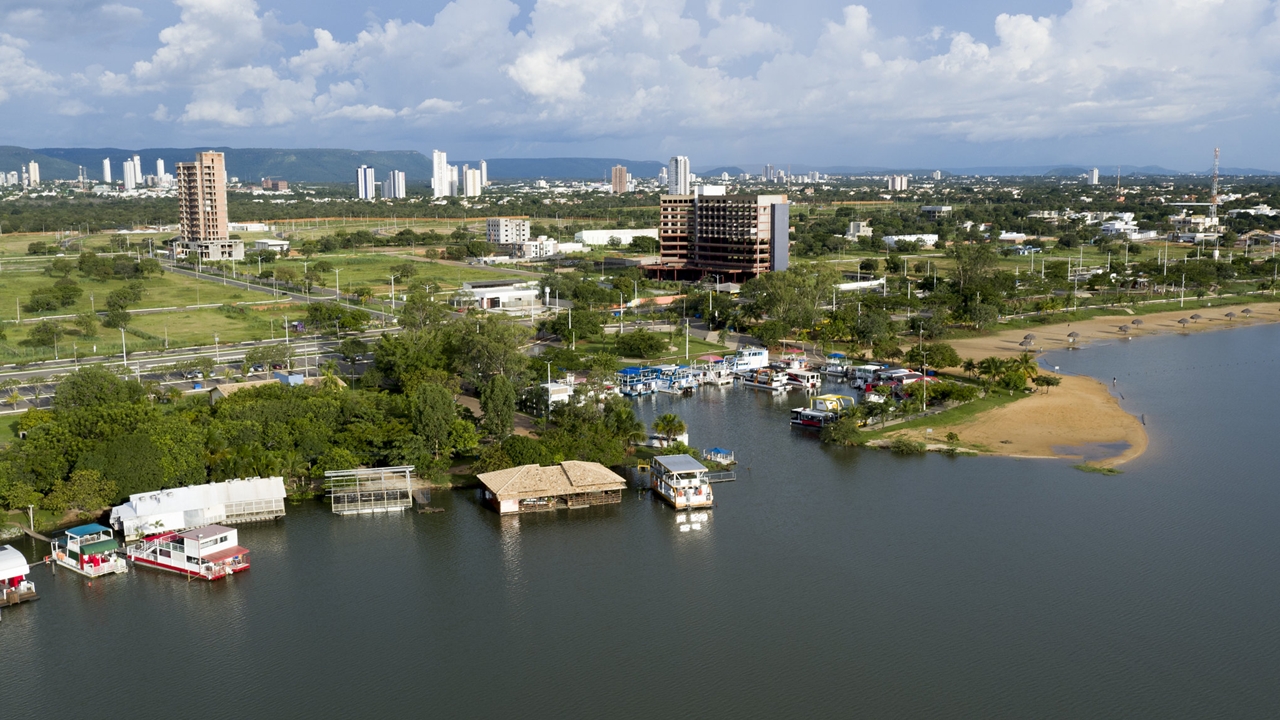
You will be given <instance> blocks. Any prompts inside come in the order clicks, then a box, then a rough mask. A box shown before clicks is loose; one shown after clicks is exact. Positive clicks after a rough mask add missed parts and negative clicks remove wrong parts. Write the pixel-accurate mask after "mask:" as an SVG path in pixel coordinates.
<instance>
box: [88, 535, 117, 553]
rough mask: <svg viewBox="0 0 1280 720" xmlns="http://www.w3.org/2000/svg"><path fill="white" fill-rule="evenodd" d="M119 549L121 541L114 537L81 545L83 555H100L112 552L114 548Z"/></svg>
mask: <svg viewBox="0 0 1280 720" xmlns="http://www.w3.org/2000/svg"><path fill="white" fill-rule="evenodd" d="M119 549H120V543H118V542H116V541H115V539H113V538H108V539H106V540H99V541H98V542H92V543H89V544H88V545H81V546H80V554H81V555H100V554H102V553H108V552H111V551H112V550H119Z"/></svg>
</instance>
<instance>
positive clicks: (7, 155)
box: [0, 145, 102, 180]
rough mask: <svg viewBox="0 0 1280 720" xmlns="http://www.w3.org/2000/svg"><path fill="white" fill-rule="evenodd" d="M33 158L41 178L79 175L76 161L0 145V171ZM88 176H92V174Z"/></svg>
mask: <svg viewBox="0 0 1280 720" xmlns="http://www.w3.org/2000/svg"><path fill="white" fill-rule="evenodd" d="M32 160H35V161H36V162H37V163H39V164H40V179H41V180H63V179H67V180H75V179H76V178H78V177H80V175H79V173H80V168H79V167H77V166H76V163H73V162H67V161H66V160H63V159H60V158H56V157H50V156H49V155H46V154H44V153H43V152H42V151H40V150H28V149H27V148H20V147H14V146H12V145H0V172H12V171H15V170H18V169H19V168H21V167H22V166H23V165H26V164H27V163H29V162H31V161H32ZM98 171H99V172H101V171H102V161H101V160H99V161H98ZM90 177H93V176H92V175H91V176H90Z"/></svg>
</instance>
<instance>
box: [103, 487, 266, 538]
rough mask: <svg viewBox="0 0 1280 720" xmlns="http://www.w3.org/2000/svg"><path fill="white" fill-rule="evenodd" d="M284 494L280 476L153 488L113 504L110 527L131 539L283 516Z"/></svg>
mask: <svg viewBox="0 0 1280 720" xmlns="http://www.w3.org/2000/svg"><path fill="white" fill-rule="evenodd" d="M284 498H285V489H284V478H282V477H265V478H263V477H255V478H245V479H243V480H241V479H237V480H227V481H226V482H217V483H207V484H205V485H188V486H186V487H178V488H170V489H168V490H154V491H152V492H145V493H135V494H133V495H130V496H129V501H128V502H126V503H125V504H123V505H117V506H116V507H113V508H111V525H112V526H113V527H115V528H116V529H117V530H118V531H119V532H120V534H121V535H123V536H124V537H125V538H126V539H133V538H137V537H140V536H143V535H151V534H154V533H157V532H174V531H182V530H187V529H190V528H195V527H202V526H204V525H213V524H219V523H220V524H226V525H232V524H235V523H241V522H256V521H259V520H274V519H275V518H279V517H284Z"/></svg>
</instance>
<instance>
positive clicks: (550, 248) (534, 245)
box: [511, 235, 560, 259]
mask: <svg viewBox="0 0 1280 720" xmlns="http://www.w3.org/2000/svg"><path fill="white" fill-rule="evenodd" d="M559 250H560V244H559V243H557V242H556V241H555V240H552V239H551V238H549V237H547V236H546V235H539V236H538V239H537V240H525V241H524V242H519V243H516V244H515V245H514V246H513V247H512V250H511V257H517V258H525V259H535V258H544V257H551V256H552V255H555V254H556V253H557V252H559Z"/></svg>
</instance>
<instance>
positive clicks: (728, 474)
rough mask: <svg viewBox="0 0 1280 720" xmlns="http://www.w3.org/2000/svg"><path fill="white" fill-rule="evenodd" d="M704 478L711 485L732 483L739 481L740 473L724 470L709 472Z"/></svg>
mask: <svg viewBox="0 0 1280 720" xmlns="http://www.w3.org/2000/svg"><path fill="white" fill-rule="evenodd" d="M702 477H703V478H704V479H705V480H706V481H707V482H709V483H719V482H732V481H734V480H737V479H738V473H736V472H734V471H733V470H724V471H721V472H709V473H707V474H706V475H703V476H702Z"/></svg>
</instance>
